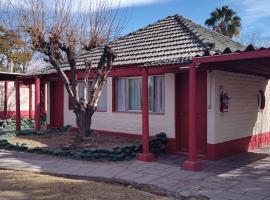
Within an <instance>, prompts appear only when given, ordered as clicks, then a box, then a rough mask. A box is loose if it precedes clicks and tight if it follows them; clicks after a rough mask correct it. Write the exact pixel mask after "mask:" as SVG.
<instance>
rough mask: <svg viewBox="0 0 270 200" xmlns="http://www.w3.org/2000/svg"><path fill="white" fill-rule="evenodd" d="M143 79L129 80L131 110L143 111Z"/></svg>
mask: <svg viewBox="0 0 270 200" xmlns="http://www.w3.org/2000/svg"><path fill="white" fill-rule="evenodd" d="M141 99H142V91H141V79H139V78H138V79H137V78H136V79H129V110H141Z"/></svg>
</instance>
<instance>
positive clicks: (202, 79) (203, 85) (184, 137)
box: [175, 72, 207, 154]
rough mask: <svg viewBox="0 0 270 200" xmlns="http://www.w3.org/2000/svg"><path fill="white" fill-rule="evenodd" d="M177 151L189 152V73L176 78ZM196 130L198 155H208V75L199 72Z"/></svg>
mask: <svg viewBox="0 0 270 200" xmlns="http://www.w3.org/2000/svg"><path fill="white" fill-rule="evenodd" d="M175 84H176V85H175V90H176V91H175V117H176V119H175V120H176V127H175V128H176V149H177V151H180V152H188V143H189V139H188V138H189V137H188V107H189V96H188V85H189V84H188V73H183V74H176V78H175ZM196 109H197V118H196V129H197V132H196V133H197V139H198V140H197V145H198V153H200V154H206V145H207V73H206V72H197V88H196Z"/></svg>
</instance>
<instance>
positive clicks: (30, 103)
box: [28, 84, 33, 119]
mask: <svg viewBox="0 0 270 200" xmlns="http://www.w3.org/2000/svg"><path fill="white" fill-rule="evenodd" d="M28 87H29V118H30V119H32V118H33V113H32V110H33V102H32V101H33V100H32V99H33V95H32V92H33V91H32V84H30V85H29V86H28Z"/></svg>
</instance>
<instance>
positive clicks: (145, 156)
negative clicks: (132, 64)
mask: <svg viewBox="0 0 270 200" xmlns="http://www.w3.org/2000/svg"><path fill="white" fill-rule="evenodd" d="M142 142H143V150H142V153H139V154H137V160H141V161H145V162H152V161H155V157H154V155H153V154H152V153H150V152H149V112H148V69H147V68H142Z"/></svg>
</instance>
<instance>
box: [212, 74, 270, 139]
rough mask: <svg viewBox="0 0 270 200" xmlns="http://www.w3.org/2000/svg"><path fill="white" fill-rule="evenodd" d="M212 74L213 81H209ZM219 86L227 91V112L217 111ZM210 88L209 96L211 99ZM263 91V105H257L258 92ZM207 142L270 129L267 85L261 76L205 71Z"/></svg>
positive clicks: (269, 98)
mask: <svg viewBox="0 0 270 200" xmlns="http://www.w3.org/2000/svg"><path fill="white" fill-rule="evenodd" d="M210 76H212V83H210V80H209V79H210ZM220 86H223V87H224V91H225V92H227V93H228V96H229V98H230V100H229V112H227V113H221V112H220V111H219V106H220V103H219V94H220ZM210 88H211V89H212V91H211V92H212V99H211V102H210V92H209V90H210ZM260 89H262V90H264V91H265V93H266V99H267V101H266V107H265V109H264V110H263V111H260V110H259V109H258V105H257V94H258V93H259V90H260ZM209 105H212V107H211V108H208V126H209V127H208V143H210V144H216V143H221V142H225V141H230V140H235V139H239V138H243V137H247V136H251V135H254V134H259V133H265V132H269V131H270V123H269V119H270V88H269V82H268V80H266V79H265V78H263V77H258V76H250V75H244V74H237V73H229V72H221V71H213V72H212V75H209V74H208V107H209Z"/></svg>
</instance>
